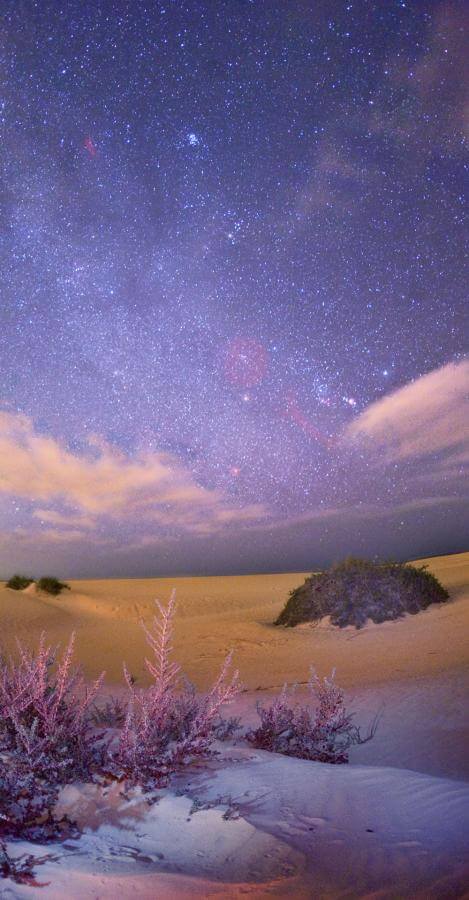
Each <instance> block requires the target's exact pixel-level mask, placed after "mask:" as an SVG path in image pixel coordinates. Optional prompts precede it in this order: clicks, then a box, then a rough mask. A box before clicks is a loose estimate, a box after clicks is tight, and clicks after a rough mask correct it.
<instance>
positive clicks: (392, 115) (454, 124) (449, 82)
mask: <svg viewBox="0 0 469 900" xmlns="http://www.w3.org/2000/svg"><path fill="white" fill-rule="evenodd" d="M468 26H469V10H468V8H467V4H466V5H464V4H463V3H460V2H453V0H450V2H443V3H440V4H439V6H437V7H436V8H435V10H434V12H433V13H432V16H431V19H430V22H429V25H428V28H427V32H426V35H425V40H424V41H423V42H422V46H423V48H424V49H423V51H422V53H421V55H420V56H419V57H417V59H415V58H412V57H410V56H406V55H405V54H404V53H403V52H402V48H399V50H398V51H397V52H396V53H395V54H394V56H393V57H392V58H390V59H388V60H387V61H386V64H385V75H386V78H387V79H388V81H389V84H390V87H391V88H393V90H390V91H389V95H388V102H387V103H383V101H382V99H381V96H382V92H381V96H380V94H379V93H377V96H376V100H375V102H374V105H373V106H372V107H371V109H370V121H369V127H370V130H371V131H374V132H376V133H382V134H386V135H388V136H389V137H391V138H393V139H394V140H395V141H396V143H398V144H400V145H401V146H402V147H407V148H408V149H409V150H413V151H414V154H413V156H414V164H415V165H418V164H419V160H420V163H422V161H424V160H425V159H426V157H427V156H428V155H429V154H434V153H435V147H438V148H439V149H440V152H442V153H444V154H445V155H453V154H456V155H459V154H460V153H461V152H464V142H465V141H466V140H468V139H469V62H468V53H467V46H466V45H467V40H466V34H467V28H468ZM396 89H397V90H396ZM393 94H394V95H395V97H396V98H397V100H396V102H393V101H392V97H393ZM402 97H404V98H405V99H404V100H402ZM407 161H408V160H407Z"/></svg>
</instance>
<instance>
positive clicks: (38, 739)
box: [0, 634, 103, 784]
mask: <svg viewBox="0 0 469 900" xmlns="http://www.w3.org/2000/svg"><path fill="white" fill-rule="evenodd" d="M73 645H74V635H73V634H72V636H71V638H70V641H69V644H68V647H67V648H66V650H65V652H64V654H63V656H62V658H61V659H60V660H59V661H58V664H57V666H55V665H54V663H55V660H56V655H57V651H53V650H52V649H51V647H49V646H47V645H46V643H45V637H44V634H42V635H41V639H40V642H39V648H38V650H37V652H36V653H32V652H30V651H29V650H27V649H25V648H24V647H23V646H22V645H21V644H19V643H18V657H17V659H15V660H13V659H10V661H9V662H8V663H7V662H6V661H5V660H0V752H1V751H6V752H7V753H10V754H12V755H13V757H14V758H15V759H16V760H18V761H20V762H21V763H22V764H24V766H25V768H27V769H28V770H29V771H30V772H31V773H32V774H33V775H34V776H35V777H36V776H37V777H38V778H43V779H45V780H46V781H47V782H48V783H50V784H65V783H66V782H69V781H71V780H73V779H77V778H84V777H86V776H87V775H88V774H89V773H90V771H91V770H92V768H93V766H94V765H96V764H99V763H101V762H102V759H101V756H102V751H101V750H100V740H101V737H100V736H97V735H94V734H92V732H91V727H90V722H89V709H90V706H91V704H92V702H93V700H94V697H95V695H96V693H97V691H98V689H99V687H100V685H101V682H102V678H103V675H101V677H100V678H98V679H97V681H96V682H95V683H94V684H93V685H92V686H91V687H87V686H86V684H85V681H84V678H83V676H82V674H81V672H80V671H79V670H78V669H74V668H72V656H73Z"/></svg>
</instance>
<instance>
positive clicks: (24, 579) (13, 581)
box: [6, 575, 34, 591]
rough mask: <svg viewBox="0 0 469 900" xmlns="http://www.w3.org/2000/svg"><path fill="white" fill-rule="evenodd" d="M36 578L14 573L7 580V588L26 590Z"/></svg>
mask: <svg viewBox="0 0 469 900" xmlns="http://www.w3.org/2000/svg"><path fill="white" fill-rule="evenodd" d="M33 582H34V578H28V576H27V575H12V577H11V578H10V580H9V581H7V583H6V586H7V588H11V590H12V591H24V589H25V588H27V587H29V585H30V584H33Z"/></svg>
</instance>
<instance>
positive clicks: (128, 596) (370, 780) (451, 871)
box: [0, 553, 469, 900]
mask: <svg viewBox="0 0 469 900" xmlns="http://www.w3.org/2000/svg"><path fill="white" fill-rule="evenodd" d="M426 562H428V564H429V567H430V569H431V571H433V572H434V573H435V574H436V575H437V577H438V578H439V579H440V580H441V581H442V583H443V584H444V585H445V586H446V587H447V588H448V589H449V591H450V595H451V600H450V601H449V602H448V603H447V604H443V605H441V606H434V607H431V608H430V609H428V610H426V611H425V612H421V613H419V614H418V615H416V616H409V617H406V618H405V619H403V620H399V621H397V622H389V623H385V624H382V625H373V624H369V625H367V626H366V627H365V628H364V629H362V630H361V631H356V630H355V629H351V628H350V629H348V628H347V629H344V630H339V629H336V628H332V627H331V626H330V625H327V624H326V625H320V626H319V627H311V626H301V627H300V628H297V629H278V628H275V627H273V626H272V624H271V623H272V621H273V619H274V618H275V616H276V615H277V614H278V612H279V611H280V609H281V607H282V605H283V603H284V601H285V599H286V596H287V593H288V591H289V590H290V589H291V588H293V587H295V586H296V585H298V584H299V583H300V582H301V581H302V580H303V578H304V573H303V574H301V573H300V574H288V575H268V576H264V575H258V576H243V577H226V578H196V579H188V578H184V579H183V578H178V579H148V580H127V581H124V580H119V581H75V582H71V586H72V591H71V592H67V593H64V594H63V595H62V596H61V597H58V598H50V597H47V596H45V595H37V594H36V593H35V591H34V589H28V591H27V592H23V593H17V592H12V591H9V590H7V589H5V588H3V587H2V588H0V627H1V632H0V633H1V642H2V644H3V645H6V646H7V647H8V646H12V645H13V641H14V637H15V635H18V636H20V637H21V639H22V640H24V641H25V642H27V643H30V642H32V643H35V642H36V641H37V637H38V634H39V632H40V631H41V630H42V629H45V630H46V631H47V634H48V636H49V638H50V640H51V641H52V642H54V643H55V642H57V641H61V642H65V640H66V638H67V637H68V635H69V632H70V631H71V630H72V629H74V630H76V632H77V656H78V657H79V659H80V661H81V662H82V664H83V666H84V668H85V671H86V673H87V675H89V676H92V675H96V674H97V673H98V672H99V671H101V669H103V668H104V669H106V672H107V682H108V686H109V689H111V687H112V686H113V685H117V684H118V683H119V682H121V659H123V658H125V659H126V661H127V664H128V666H129V668H130V670H131V671H132V672H133V673H134V674H135V675H136V676H137V677H138V678H139V679H140V680H142V682H143V677H142V674H143V669H142V659H143V654H144V649H145V648H144V642H143V639H142V634H141V630H140V626H139V619H140V618H141V617H143V618H144V619H148V618H149V617H150V616H151V615H152V613H153V598H154V597H158V598H160V599H162V600H163V601H164V600H166V599H167V598H168V596H169V593H170V591H171V589H172V588H173V587H175V588H176V591H177V597H178V614H177V625H176V636H175V650H176V656H177V659H178V661H179V662H180V663H181V664H182V666H183V668H184V670H185V671H186V672H187V674H188V675H189V677H190V678H191V679H192V680H193V681H194V682H195V683H196V684H197V686H198V687H201V688H203V687H206V686H207V685H208V683H209V681H210V679H211V678H212V677H213V676H214V674H215V673H216V671H217V669H218V668H219V665H220V663H221V661H222V659H223V657H224V656H225V654H226V652H227V651H228V650H229V649H231V648H233V650H234V653H235V662H236V665H237V666H238V668H239V669H240V673H241V677H242V681H243V682H244V685H245V687H246V691H245V692H244V693H243V694H242V695H241V696H240V697H239V698H238V700H237V701H236V702H235V704H234V706H233V707H232V708H231V709H230V710H229V712H230V713H231V714H233V713H237V714H241V715H242V717H243V721H244V722H246V723H249V722H252V721H254V720H255V703H256V701H257V700H265V699H266V698H268V697H269V696H271V694H272V693H273V692H274V689H275V688H277V687H278V686H280V685H282V684H283V682H285V681H287V682H289V683H295V682H298V683H300V687H299V689H298V693H299V696H301V694H302V692H303V691H304V688H302V687H301V683H302V682H305V681H306V679H307V677H308V671H309V667H310V666H311V665H312V664H314V666H315V667H316V669H317V671H318V672H319V674H321V675H322V674H326V673H328V672H330V670H331V668H332V667H335V668H336V670H337V680H338V682H339V683H340V684H341V685H343V686H344V687H345V688H346V692H347V697H348V698H349V700H350V705H351V707H352V708H353V709H354V710H355V711H356V721H357V723H359V724H361V723H363V724H364V725H365V726H366V724H367V723H368V722H369V721H370V720H371V719H372V717H373V716H374V715H375V714H376V713H377V712H379V713H380V715H381V718H380V723H379V728H378V731H377V734H376V735H375V738H374V739H373V741H371V742H370V743H368V744H366V745H365V746H362V747H357V748H354V749H353V752H352V756H351V765H350V766H341V767H336V766H327V765H322V764H316V763H310V762H306V761H303V760H292V759H287V758H285V757H281V756H277V755H274V754H267V753H263V752H260V751H253V750H252V749H251V748H249V747H248V746H246V744H244V743H243V742H242V741H238V742H237V743H235V744H231V745H223V747H222V748H221V749H222V754H221V757H220V759H219V761H218V762H215V763H211V764H210V765H209V766H208V767H202V768H197V769H195V770H193V771H190V772H187V773H186V774H185V779H184V781H183V782H181V785H179V787H180V789H181V790H185V791H186V793H188V794H190V796H191V797H194V796H197V797H198V798H200V799H201V800H202V801H203V802H207V801H209V802H210V805H211V807H212V808H209V809H206V810H203V811H201V812H197V813H196V814H194V815H191V814H190V807H191V800H190V799H188V797H187V796H179V795H178V794H177V792H176V790H175V789H173V790H172V791H168V792H165V793H164V796H163V798H162V800H161V801H160V803H158V804H157V805H156V806H154V807H152V808H151V809H148V808H147V807H146V806H145V804H144V803H142V801H141V799H139V798H138V797H136V798H134V799H133V800H132V801H131V802H129V801H128V800H125V799H124V798H122V797H120V796H119V795H118V793H117V794H116V793H115V792H114V793H112V791H111V793H110V794H108V796H106V797H103V796H102V789H98V788H91V787H90V786H88V787H86V786H84V787H81V788H80V787H76V788H67V790H66V792H65V795H64V797H63V803H64V805H65V807H66V808H67V809H69V810H70V812H71V814H72V816H73V817H75V818H76V817H77V816H78V818H79V819H80V821H81V823H82V824H83V825H84V826H85V833H84V835H83V837H82V838H81V839H80V841H77V842H68V846H66V847H65V848H63V847H62V848H61V849H60V851H58V857H59V858H58V859H57V860H56V861H55V862H52V861H51V862H48V863H46V864H45V865H44V866H41V867H40V869H38V877H39V879H40V880H44V881H48V882H50V884H49V886H48V887H45V888H37V889H36V888H30V887H28V888H26V887H18V886H16V885H12V884H11V883H10V882H7V881H4V882H0V896H1V897H2V898H3V897H8V898H20V897H21V898H23V897H34V896H36V895H37V896H38V897H39V896H40V897H43V898H44V900H55V898H57V900H58V898H59V897H60V898H62V897H65V896H66V897H70V898H72V900H73V898H82V897H83V898H90V900H91V898H93V900H101V898H102V900H105V898H108V897H109V898H110V897H111V896H112V897H115V896H119V897H122V898H126V897H134V896H135V897H138V898H153V897H156V896H157V897H164V898H165V897H168V898H170V897H174V898H176V897H190V896H191V897H193V896H196V897H212V896H213V897H221V896H224V897H241V896H244V895H246V894H247V895H249V896H254V897H270V896H279V897H280V896H281V897H287V896H289V897H298V898H303V897H305V898H306V897H308V898H324V900H326V898H327V900H329V898H342V900H343V898H355V897H363V898H369V900H371V898H373V900H375V898H376V900H377V898H379V900H384V898H388V900H391V898H401V897H409V898H410V897H412V898H414V897H415V898H420V900H426V898H441V900H443V898H459V897H461V898H462V897H469V848H468V839H467V835H469V780H468V779H469V758H468V757H469V754H467V746H468V737H469V720H468V709H467V689H468V686H469V677H468V669H469V667H468V657H469V643H468V640H467V633H468V628H467V626H468V622H469V553H465V554H459V555H455V556H448V557H439V558H435V559H431V560H426ZM176 787H177V785H176V786H175V788H176ZM230 798H231V801H234V802H235V804H236V808H237V809H238V811H239V818H237V819H236V820H230V821H225V819H224V818H223V813H224V812H226V810H227V809H228V808H229V807H230ZM213 804H215V805H213ZM22 849H23V850H26V849H27V850H28V852H30V850H31V846H30V845H28V846H27V847H26V845H24V846H23V845H20V844H15V845H13V844H12V845H11V852H12V853H14V855H18V854H19V853H20V852H21V850H22ZM44 852H45V851H44V848H36V849H35V850H34V853H35V854H38V855H41V854H43V853H44ZM52 852H56V851H55V850H53V851H52Z"/></svg>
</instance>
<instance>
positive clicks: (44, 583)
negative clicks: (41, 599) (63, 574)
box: [37, 575, 70, 596]
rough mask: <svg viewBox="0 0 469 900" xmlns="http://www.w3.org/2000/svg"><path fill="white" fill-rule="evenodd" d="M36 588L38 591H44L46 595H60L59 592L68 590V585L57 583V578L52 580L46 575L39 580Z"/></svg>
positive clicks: (61, 582) (51, 577)
mask: <svg viewBox="0 0 469 900" xmlns="http://www.w3.org/2000/svg"><path fill="white" fill-rule="evenodd" d="M37 586H38V588H39V590H40V591H45V592H46V593H47V594H54V596H55V595H57V594H60V592H61V591H63V590H64V589H66V590H67V591H69V590H70V585H69V584H65V583H64V582H63V581H59V580H58V578H54V577H53V576H51V575H46V576H45V577H44V578H40V579H39V581H38V583H37Z"/></svg>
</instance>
